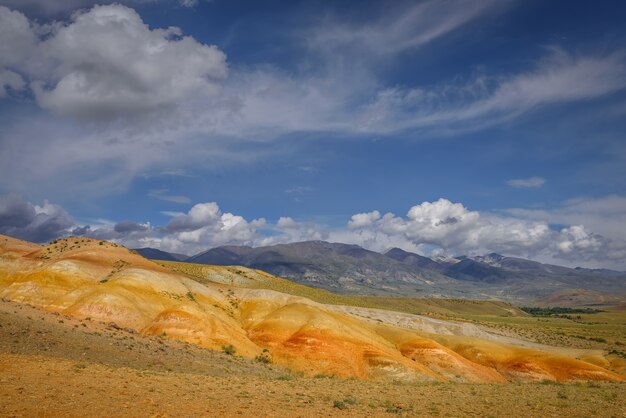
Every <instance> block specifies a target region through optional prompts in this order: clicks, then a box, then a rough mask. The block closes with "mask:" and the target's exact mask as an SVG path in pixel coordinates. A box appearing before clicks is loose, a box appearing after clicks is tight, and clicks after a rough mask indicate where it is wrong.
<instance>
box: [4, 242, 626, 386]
mask: <svg viewBox="0 0 626 418" xmlns="http://www.w3.org/2000/svg"><path fill="white" fill-rule="evenodd" d="M236 275H237V272H236V270H234V269H233V268H220V267H213V268H212V276H213V277H214V281H207V282H206V283H203V284H201V283H198V282H197V281H194V280H191V279H189V278H188V277H186V276H184V275H182V274H179V273H174V272H172V271H171V270H169V269H167V268H164V267H162V266H160V265H158V264H156V263H153V262H151V261H149V260H146V259H144V258H143V257H141V256H139V255H137V254H135V253H133V252H131V251H129V250H127V249H126V248H124V247H121V246H118V245H116V244H112V243H108V242H104V241H97V240H92V239H87V238H75V237H70V238H66V239H63V240H59V241H57V242H55V243H52V244H50V245H47V246H38V245H36V244H30V243H25V242H24V241H19V240H15V239H12V238H8V237H3V236H0V296H2V297H8V298H10V299H13V300H16V301H20V302H24V303H28V304H31V305H34V306H38V307H41V308H43V309H46V310H50V311H55V312H60V313H63V314H65V315H69V316H73V317H78V318H85V317H91V318H92V319H94V320H99V321H104V322H115V323H116V324H117V325H119V326H123V327H129V328H133V329H135V330H138V331H139V332H141V333H142V334H144V335H161V336H164V337H167V338H175V339H178V340H182V341H187V342H190V343H193V344H198V345H200V346H204V347H208V348H213V349H221V348H222V347H223V346H226V345H232V346H234V347H235V348H236V350H237V354H241V355H244V356H247V357H254V356H257V355H260V354H262V353H263V350H264V349H265V350H269V356H271V358H272V361H274V362H275V363H278V364H282V365H285V366H287V367H290V368H292V369H294V370H297V371H302V372H304V373H307V374H312V375H314V374H333V375H337V376H342V377H358V378H385V379H398V380H441V381H447V380H458V381H468V382H506V381H508V380H538V379H552V380H563V381H565V380H572V379H594V380H621V377H620V376H619V375H617V374H615V373H612V372H610V371H608V370H606V369H603V368H601V367H599V366H595V365H592V364H590V363H586V362H584V361H580V360H576V359H574V358H569V357H566V356H556V355H554V354H546V353H543V352H540V351H537V350H532V349H529V348H522V347H514V346H510V345H505V344H499V343H496V342H493V341H490V342H488V341H483V340H479V339H476V338H469V337H461V336H450V335H447V336H443V335H438V334H426V333H424V332H418V331H415V330H408V329H403V328H399V327H394V326H390V325H385V324H381V323H378V322H375V321H367V320H363V319H358V318H357V317H354V316H351V315H349V314H345V313H340V312H337V311H335V310H332V309H328V308H326V306H325V305H323V304H319V303H316V302H313V301H311V300H309V299H306V298H302V297H297V296H291V295H287V294H284V293H280V292H276V291H271V290H263V289H243V288H237V287H232V286H231V285H230V284H229V283H235V282H237V281H240V280H241V281H245V280H248V279H247V278H245V277H242V278H240V279H238V278H237V277H236ZM264 355H268V354H267V352H266V353H265V354H264Z"/></svg>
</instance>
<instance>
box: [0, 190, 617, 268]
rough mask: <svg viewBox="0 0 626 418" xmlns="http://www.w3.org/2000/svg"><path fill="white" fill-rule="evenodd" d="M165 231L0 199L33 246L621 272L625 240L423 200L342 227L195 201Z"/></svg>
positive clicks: (7, 225)
mask: <svg viewBox="0 0 626 418" xmlns="http://www.w3.org/2000/svg"><path fill="white" fill-rule="evenodd" d="M170 215H171V216H173V218H172V219H171V220H170V221H169V222H168V224H167V225H165V226H163V227H158V226H153V225H151V224H150V223H149V222H143V223H142V222H135V221H130V220H123V221H120V222H117V223H113V222H108V221H99V222H96V224H95V226H94V225H79V224H77V223H76V222H75V221H73V220H72V218H71V217H70V216H69V214H68V213H67V212H66V211H65V210H64V209H63V208H62V207H60V206H58V205H55V204H52V203H49V202H48V201H45V202H44V204H43V205H41V206H38V205H32V204H30V203H28V202H25V201H24V200H23V199H21V197H19V196H18V195H15V194H12V195H5V196H0V233H4V234H8V235H12V236H16V237H20V238H23V239H27V240H34V241H37V242H42V241H49V240H51V239H53V238H57V237H58V236H62V235H68V234H74V235H86V236H90V237H93V238H96V239H106V240H114V241H117V242H119V243H122V244H124V245H126V246H128V247H130V248H136V247H156V248H160V249H162V250H165V251H172V252H179V253H184V254H195V253H198V252H200V251H204V250H206V249H209V248H212V247H216V246H220V245H253V246H259V245H273V244H280V243H289V242H297V241H308V240H326V241H331V242H343V243H348V244H357V245H361V246H363V247H365V248H368V249H371V250H374V251H384V250H387V249H389V248H391V247H400V248H403V249H405V250H407V251H415V252H418V253H421V254H426V255H439V256H441V255H458V254H470V255H478V254H485V253H489V252H493V251H495V252H499V253H504V254H507V255H513V256H521V257H527V258H533V259H537V260H540V261H544V262H551V263H555V264H564V265H572V266H575V265H581V264H583V263H582V262H583V261H584V264H586V265H588V266H591V267H609V268H618V269H624V268H626V265H625V264H624V260H625V259H626V240H624V238H623V236H621V237H618V238H613V237H607V236H604V235H602V234H599V233H597V232H595V231H594V232H592V230H591V229H590V228H589V226H587V225H583V224H572V225H568V226H565V227H562V228H560V229H559V230H554V229H551V228H550V227H549V226H548V223H547V222H546V221H540V220H528V219H523V218H520V217H514V216H511V215H509V216H504V215H496V214H494V213H489V212H482V213H480V212H478V211H472V210H469V209H467V208H466V207H465V206H464V205H462V204H460V203H454V202H451V201H449V200H447V199H439V200H437V201H434V202H422V203H421V204H418V205H415V206H413V207H411V208H410V209H409V211H408V213H407V215H406V216H405V217H401V216H396V215H394V214H392V213H387V214H384V215H382V216H381V214H380V212H378V211H372V212H365V213H358V214H355V215H353V216H352V217H351V218H350V219H349V221H348V222H347V224H346V226H345V227H339V228H332V227H329V226H326V225H318V224H315V223H313V222H299V221H296V220H294V219H293V218H291V217H280V218H279V219H278V221H276V223H274V224H271V223H268V222H267V221H266V220H265V219H264V218H258V219H253V220H247V219H245V218H244V217H242V216H240V215H236V214H233V213H228V212H226V213H225V212H222V211H221V209H220V208H219V206H218V204H217V203H215V202H207V203H198V204H196V205H194V206H193V207H192V208H191V209H190V210H189V211H188V212H187V213H171V214H170Z"/></svg>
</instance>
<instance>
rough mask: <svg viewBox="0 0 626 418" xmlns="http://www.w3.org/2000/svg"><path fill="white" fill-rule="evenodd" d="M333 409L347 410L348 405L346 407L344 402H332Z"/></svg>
mask: <svg viewBox="0 0 626 418" xmlns="http://www.w3.org/2000/svg"><path fill="white" fill-rule="evenodd" d="M333 408H337V409H348V405H346V404H345V402H342V401H333Z"/></svg>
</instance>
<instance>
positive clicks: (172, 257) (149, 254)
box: [133, 248, 189, 261]
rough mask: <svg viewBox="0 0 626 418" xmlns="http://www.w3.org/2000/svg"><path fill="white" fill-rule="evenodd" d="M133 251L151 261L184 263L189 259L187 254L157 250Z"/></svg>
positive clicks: (138, 249)
mask: <svg viewBox="0 0 626 418" xmlns="http://www.w3.org/2000/svg"><path fill="white" fill-rule="evenodd" d="M133 251H136V252H137V253H139V254H140V255H142V256H143V257H145V258H148V259H150V260H166V261H184V260H186V259H187V258H189V256H187V255H185V254H176V253H168V252H166V251H161V250H158V249H156V248H133Z"/></svg>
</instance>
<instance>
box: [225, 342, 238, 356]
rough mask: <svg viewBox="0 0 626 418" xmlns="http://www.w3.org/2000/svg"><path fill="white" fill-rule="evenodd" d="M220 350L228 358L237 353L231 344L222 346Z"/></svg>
mask: <svg viewBox="0 0 626 418" xmlns="http://www.w3.org/2000/svg"><path fill="white" fill-rule="evenodd" d="M222 350H223V351H224V353H226V354H228V355H229V356H234V355H235V353H236V352H237V349H236V348H235V347H234V346H233V345H232V344H228V345H223V346H222Z"/></svg>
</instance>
